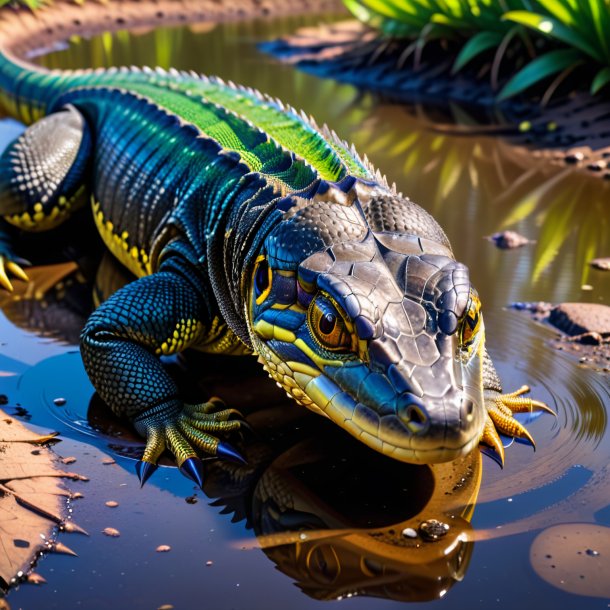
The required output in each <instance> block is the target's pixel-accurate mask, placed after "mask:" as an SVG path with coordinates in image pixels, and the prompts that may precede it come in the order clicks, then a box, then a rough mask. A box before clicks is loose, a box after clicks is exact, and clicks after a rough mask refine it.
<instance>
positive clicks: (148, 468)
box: [136, 460, 157, 487]
mask: <svg viewBox="0 0 610 610" xmlns="http://www.w3.org/2000/svg"><path fill="white" fill-rule="evenodd" d="M155 470H157V465H156V464H153V463H152V462H146V461H144V460H140V461H139V462H137V463H136V474H137V475H138V479H139V480H140V487H144V483H146V481H148V479H149V478H150V477H151V475H152V473H153V472H154V471H155Z"/></svg>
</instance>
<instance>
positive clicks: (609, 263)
mask: <svg viewBox="0 0 610 610" xmlns="http://www.w3.org/2000/svg"><path fill="white" fill-rule="evenodd" d="M589 265H591V267H593V268H594V269H599V270H600V271H610V256H606V257H604V258H594V259H593V260H592V261H589Z"/></svg>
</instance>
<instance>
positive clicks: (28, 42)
mask: <svg viewBox="0 0 610 610" xmlns="http://www.w3.org/2000/svg"><path fill="white" fill-rule="evenodd" d="M338 4H339V3H338V1H337V0H305V1H304V0H268V2H261V0H238V1H237V2H229V1H221V2H219V1H218V0H151V1H140V0H106V1H101V0H100V1H97V0H85V2H84V3H76V2H73V1H70V0H55V2H54V3H53V4H50V5H46V6H43V7H41V8H39V9H37V10H35V11H31V10H30V9H27V8H25V7H13V6H5V7H3V8H1V9H0V107H2V108H3V109H4V111H5V112H6V113H7V114H9V115H10V116H12V117H14V118H16V119H19V120H21V121H23V122H24V123H26V124H30V123H32V122H34V121H36V120H38V119H39V118H41V117H42V116H44V115H45V114H46V109H47V108H49V107H51V106H52V104H53V100H54V99H56V98H57V96H59V95H61V94H62V93H64V92H65V91H66V89H68V88H70V87H73V86H78V85H79V84H80V83H79V76H82V75H84V74H86V73H88V72H90V71H87V70H76V71H60V70H46V69H45V68H42V67H40V66H36V65H35V64H34V63H32V60H33V58H35V57H36V56H39V55H41V54H44V53H45V52H49V51H51V50H53V49H55V48H57V46H58V45H59V44H61V43H63V42H65V41H67V40H69V39H70V37H71V36H75V35H78V36H94V35H96V34H101V33H102V32H113V31H116V30H121V29H128V28H130V29H131V28H150V27H155V26H157V25H160V24H163V25H170V26H171V25H179V24H184V23H187V22H188V23H194V22H203V21H212V22H220V21H228V20H238V19H243V18H246V17H248V18H251V17H252V18H254V17H264V16H266V15H268V14H269V13H270V12H271V10H272V12H273V15H274V16H280V15H289V14H299V13H306V12H310V11H312V10H322V9H327V10H328V9H332V8H335V9H336V8H337V5H338ZM270 6H271V7H272V9H270Z"/></svg>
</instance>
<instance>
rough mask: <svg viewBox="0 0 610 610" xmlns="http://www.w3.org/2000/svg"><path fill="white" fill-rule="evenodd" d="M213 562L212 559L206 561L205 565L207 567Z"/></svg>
mask: <svg viewBox="0 0 610 610" xmlns="http://www.w3.org/2000/svg"><path fill="white" fill-rule="evenodd" d="M213 563H214V562H213V561H206V562H205V565H206V566H208V568H209V567H210V566H211V565H212V564H213Z"/></svg>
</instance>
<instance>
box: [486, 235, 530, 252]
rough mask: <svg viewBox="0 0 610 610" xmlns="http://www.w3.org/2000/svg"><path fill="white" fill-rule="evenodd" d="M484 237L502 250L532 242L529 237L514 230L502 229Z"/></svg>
mask: <svg viewBox="0 0 610 610" xmlns="http://www.w3.org/2000/svg"><path fill="white" fill-rule="evenodd" d="M485 239H488V240H489V241H492V242H493V243H494V244H495V245H496V246H497V247H498V248H502V249H503V250H510V249H512V248H520V247H521V246H525V245H526V244H531V243H534V242H533V241H532V240H531V239H528V238H527V237H525V236H523V235H519V233H516V232H515V231H502V232H500V233H494V234H493V235H488V236H487V237H486V238H485Z"/></svg>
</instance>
